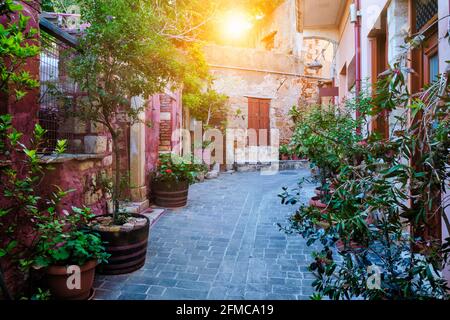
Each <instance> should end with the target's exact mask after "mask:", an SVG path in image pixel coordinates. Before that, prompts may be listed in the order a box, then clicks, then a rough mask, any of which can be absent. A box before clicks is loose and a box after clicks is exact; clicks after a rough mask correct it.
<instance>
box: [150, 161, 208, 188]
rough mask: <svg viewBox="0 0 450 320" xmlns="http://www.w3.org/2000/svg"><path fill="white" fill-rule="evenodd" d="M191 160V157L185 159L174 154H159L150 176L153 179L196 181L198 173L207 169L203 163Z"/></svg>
mask: <svg viewBox="0 0 450 320" xmlns="http://www.w3.org/2000/svg"><path fill="white" fill-rule="evenodd" d="M193 160H194V159H192V158H191V157H189V159H185V158H183V157H180V156H177V155H175V154H161V155H160V156H159V160H158V167H157V169H156V172H155V173H154V175H153V177H152V178H153V180H154V181H168V182H180V181H187V182H189V183H190V184H192V183H194V182H195V181H196V177H197V176H198V174H199V173H201V172H203V173H206V172H207V171H208V168H207V167H206V166H205V165H204V164H199V163H196V162H195V161H193Z"/></svg>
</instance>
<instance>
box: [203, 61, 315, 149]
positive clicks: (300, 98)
mask: <svg viewBox="0 0 450 320" xmlns="http://www.w3.org/2000/svg"><path fill="white" fill-rule="evenodd" d="M212 74H213V77H214V78H215V81H214V89H215V90H217V91H218V92H220V93H223V94H226V95H227V96H228V97H229V105H230V112H229V115H228V128H239V129H245V128H247V127H248V97H253V98H266V99H271V104H270V128H273V129H278V130H279V131H280V143H286V142H288V141H289V139H290V138H291V136H292V125H293V124H292V122H291V120H290V117H289V115H288V113H289V109H291V107H292V106H294V105H296V106H297V105H299V104H302V105H305V104H306V105H308V104H314V103H316V102H317V100H318V80H317V79H310V78H305V77H298V76H292V75H282V74H271V73H264V72H255V71H243V70H233V69H218V68H215V69H213V70H212Z"/></svg>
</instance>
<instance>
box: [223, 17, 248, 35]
mask: <svg viewBox="0 0 450 320" xmlns="http://www.w3.org/2000/svg"><path fill="white" fill-rule="evenodd" d="M252 27H253V24H252V23H251V21H250V18H249V17H248V16H247V15H245V14H244V13H242V12H229V13H228V14H226V15H225V17H224V19H223V32H224V35H225V36H226V37H228V38H233V39H236V38H240V37H242V36H243V35H245V34H246V33H247V32H248V31H249V30H250V29H251V28H252Z"/></svg>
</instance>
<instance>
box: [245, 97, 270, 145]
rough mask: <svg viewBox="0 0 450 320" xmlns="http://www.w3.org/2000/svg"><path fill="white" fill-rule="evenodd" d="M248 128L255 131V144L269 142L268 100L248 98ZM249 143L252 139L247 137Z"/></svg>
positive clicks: (252, 142)
mask: <svg viewBox="0 0 450 320" xmlns="http://www.w3.org/2000/svg"><path fill="white" fill-rule="evenodd" d="M248 129H254V130H255V131H256V142H257V143H256V145H258V146H267V145H269V144H270V100H269V99H257V98H248ZM249 145H254V141H252V139H249Z"/></svg>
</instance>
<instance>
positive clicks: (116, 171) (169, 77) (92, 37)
mask: <svg viewBox="0 0 450 320" xmlns="http://www.w3.org/2000/svg"><path fill="white" fill-rule="evenodd" d="M80 7H81V9H82V12H81V18H82V19H83V22H84V23H86V24H89V27H88V28H86V30H84V32H83V37H81V38H80V44H79V48H78V49H79V50H78V51H77V54H76V55H75V56H74V57H73V58H72V59H71V61H70V63H69V67H68V71H69V76H70V77H71V79H73V80H74V82H76V83H77V84H78V85H79V87H80V90H81V91H83V92H85V93H86V95H85V96H83V97H80V98H79V99H78V100H77V110H76V113H75V112H74V113H73V116H75V117H77V118H79V119H80V120H82V121H85V122H87V123H96V124H98V125H100V126H101V127H103V128H105V130H107V131H108V133H109V137H110V139H111V142H110V143H111V146H112V153H113V161H114V162H113V166H114V168H113V170H112V172H113V173H112V179H111V180H110V181H109V183H108V184H106V189H107V191H109V193H110V195H111V198H112V212H105V214H104V215H99V216H97V218H96V219H94V221H93V222H92V223H91V226H92V228H93V229H94V230H95V231H96V232H98V233H99V234H100V236H101V237H102V239H103V240H104V241H106V242H108V244H107V246H106V250H107V252H108V253H109V254H111V258H110V263H109V264H101V265H99V268H98V270H99V271H100V272H103V273H106V274H121V273H128V272H131V271H134V270H137V269H139V268H140V267H142V266H143V265H144V263H145V258H146V252H147V243H148V234H149V219H148V218H147V217H145V216H144V215H140V214H127V213H126V212H123V211H121V209H120V203H119V201H120V195H121V194H122V193H121V190H120V189H121V185H123V184H122V181H123V179H122V178H123V168H122V166H121V163H123V161H127V160H126V156H125V157H124V155H123V153H122V152H123V151H124V150H123V149H121V148H120V143H121V141H123V139H125V134H124V133H125V132H126V130H127V128H129V126H130V125H132V124H133V123H138V122H142V121H144V120H142V118H141V115H142V114H143V113H144V111H145V108H146V107H147V106H148V103H147V99H149V97H151V96H153V95H154V94H157V93H160V92H164V91H165V90H166V89H167V88H168V87H169V85H173V86H175V85H176V84H177V83H180V82H181V81H182V78H183V75H184V73H183V70H182V69H183V68H182V67H183V66H184V63H185V62H184V61H185V60H184V59H183V58H182V57H181V52H180V51H179V50H178V49H177V48H176V47H175V45H174V43H173V42H172V41H171V40H170V38H169V36H167V35H166V34H162V33H159V32H158V30H160V28H161V25H164V21H162V20H163V19H165V18H164V17H163V16H158V15H157V14H155V7H154V3H152V2H151V1H143V2H140V4H139V5H130V2H129V1H126V0H116V1H114V2H111V1H109V0H98V1H84V0H82V1H81V5H80ZM174 32H175V31H174ZM133 102H135V103H133ZM146 124H147V125H150V124H149V123H146Z"/></svg>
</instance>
